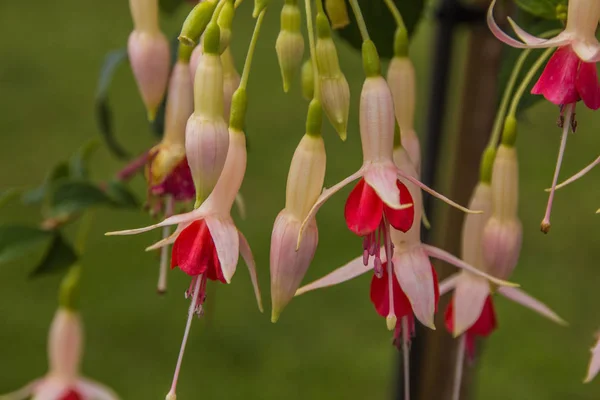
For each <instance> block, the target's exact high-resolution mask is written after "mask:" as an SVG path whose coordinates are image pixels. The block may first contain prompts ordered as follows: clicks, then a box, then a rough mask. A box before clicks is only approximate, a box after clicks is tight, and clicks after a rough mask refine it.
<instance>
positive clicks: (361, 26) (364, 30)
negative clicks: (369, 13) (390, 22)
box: [350, 0, 370, 42]
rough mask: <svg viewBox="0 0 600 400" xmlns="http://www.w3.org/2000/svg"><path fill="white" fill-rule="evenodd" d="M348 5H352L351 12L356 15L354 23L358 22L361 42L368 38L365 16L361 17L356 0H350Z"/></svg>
mask: <svg viewBox="0 0 600 400" xmlns="http://www.w3.org/2000/svg"><path fill="white" fill-rule="evenodd" d="M350 6H351V7H352V12H353V13H354V16H355V17H356V23H357V24H358V29H359V30H360V36H362V40H363V42H364V41H367V40H370V37H369V31H368V30H367V24H366V23H365V18H364V17H363V14H362V11H361V10H360V5H359V4H358V0H350Z"/></svg>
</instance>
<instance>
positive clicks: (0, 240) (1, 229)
mask: <svg viewBox="0 0 600 400" xmlns="http://www.w3.org/2000/svg"><path fill="white" fill-rule="evenodd" d="M51 237H52V232H50V231H45V230H42V229H39V228H35V227H31V226H25V225H3V226H0V264H1V263H6V262H9V261H12V260H15V259H17V258H20V257H22V256H24V255H25V254H27V253H29V252H30V251H31V250H32V248H34V247H36V246H40V245H41V244H43V243H44V242H47V241H48V240H50V238H51Z"/></svg>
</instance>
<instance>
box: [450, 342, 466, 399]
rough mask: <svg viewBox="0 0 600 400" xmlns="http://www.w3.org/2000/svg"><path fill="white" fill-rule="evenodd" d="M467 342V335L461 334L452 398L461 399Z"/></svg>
mask: <svg viewBox="0 0 600 400" xmlns="http://www.w3.org/2000/svg"><path fill="white" fill-rule="evenodd" d="M466 342H467V337H466V335H464V334H463V335H461V336H460V338H459V339H458V348H457V349H456V365H455V367H454V389H453V391H452V400H460V389H461V387H462V376H463V368H464V364H465V346H466Z"/></svg>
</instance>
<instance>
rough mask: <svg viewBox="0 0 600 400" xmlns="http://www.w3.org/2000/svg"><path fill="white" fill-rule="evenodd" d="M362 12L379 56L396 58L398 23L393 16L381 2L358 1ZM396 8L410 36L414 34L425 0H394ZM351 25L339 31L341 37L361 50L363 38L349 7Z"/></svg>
mask: <svg viewBox="0 0 600 400" xmlns="http://www.w3.org/2000/svg"><path fill="white" fill-rule="evenodd" d="M358 3H359V5H360V9H361V11H362V14H363V17H364V19H365V23H366V24H367V29H368V30H369V35H370V36H371V39H372V40H373V42H375V45H376V46H377V51H378V52H379V56H380V57H383V58H392V57H393V56H394V34H395V32H396V22H395V21H394V18H393V17H392V14H391V13H390V11H389V10H388V8H387V7H386V5H385V3H384V2H383V1H381V0H358ZM394 3H395V4H396V7H398V9H399V10H400V13H401V14H402V18H403V20H404V24H405V25H406V29H407V30H408V34H409V36H410V35H412V33H413V32H414V30H415V28H416V26H417V23H418V22H419V19H420V18H421V15H422V14H423V9H424V7H425V1H424V0H394ZM348 11H349V13H348V14H349V16H350V25H348V26H347V27H345V28H343V29H340V30H338V31H337V32H338V33H339V35H340V36H341V37H342V38H343V39H345V40H346V41H348V43H350V45H352V47H354V48H356V49H359V50H360V48H361V45H362V38H361V36H360V31H359V30H358V25H357V24H356V18H355V17H354V13H352V12H351V9H350V6H348Z"/></svg>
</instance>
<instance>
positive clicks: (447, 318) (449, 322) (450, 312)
mask: <svg viewBox="0 0 600 400" xmlns="http://www.w3.org/2000/svg"><path fill="white" fill-rule="evenodd" d="M444 322H445V325H446V330H447V331H448V332H450V334H453V333H454V296H452V298H451V299H450V302H449V303H448V307H446V312H445V313H444Z"/></svg>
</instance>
